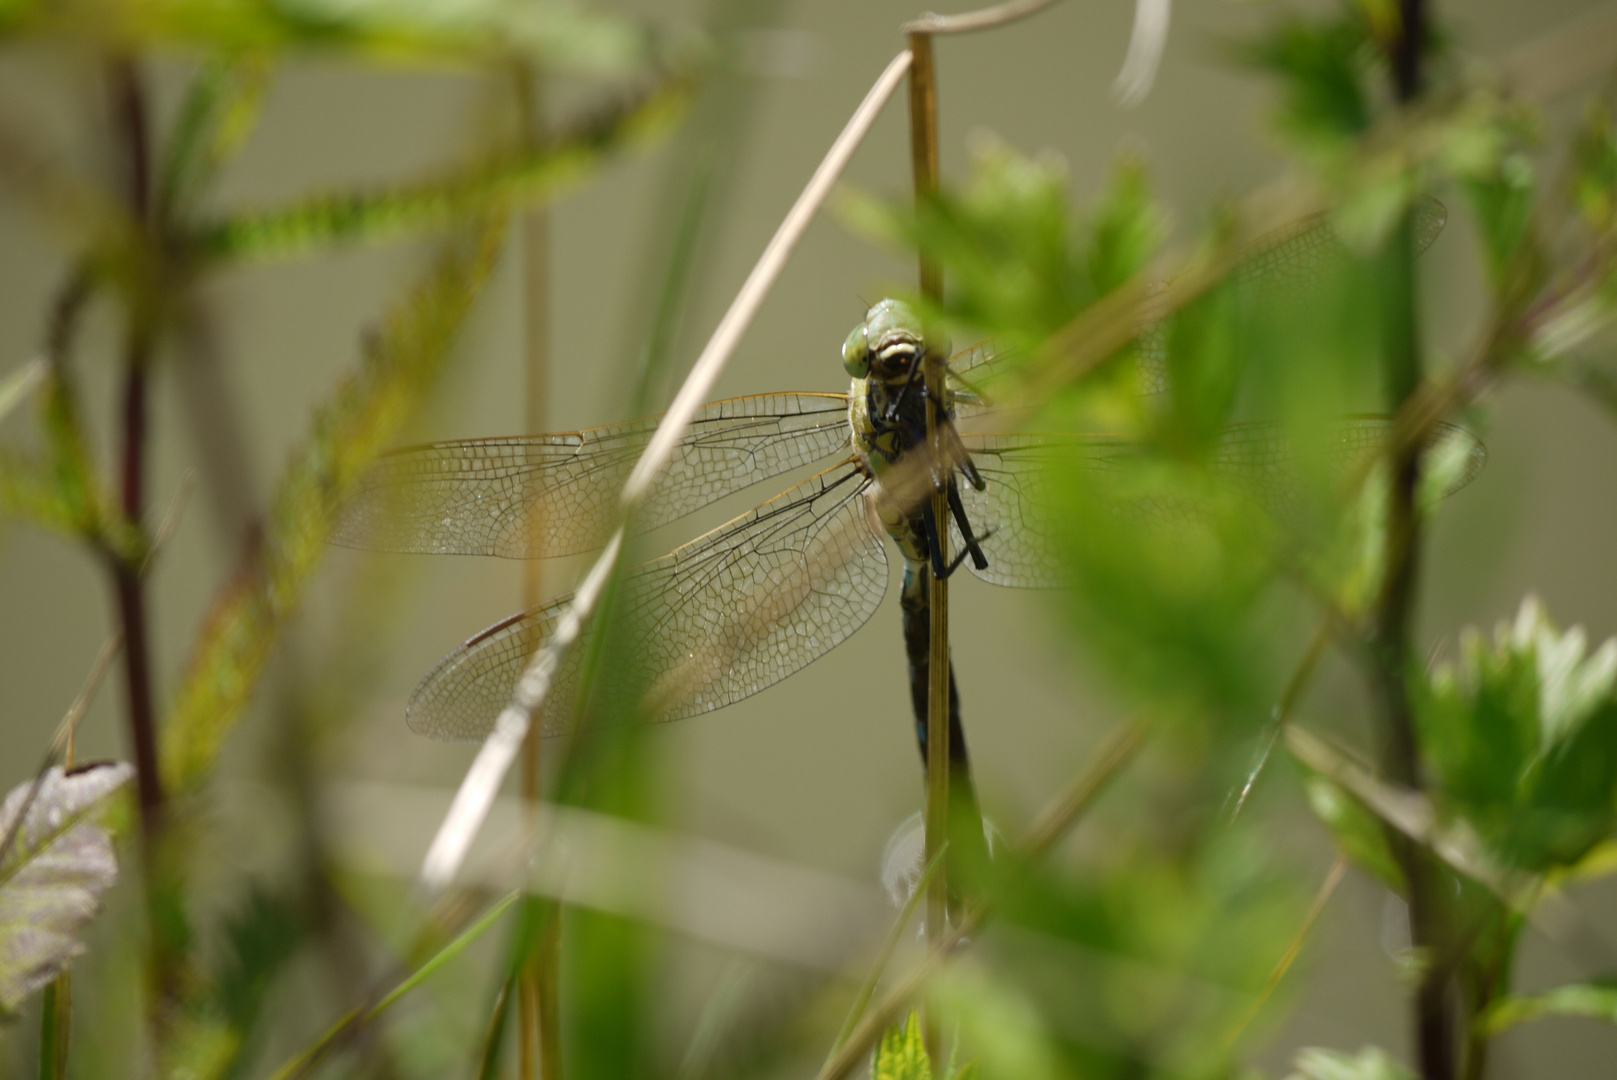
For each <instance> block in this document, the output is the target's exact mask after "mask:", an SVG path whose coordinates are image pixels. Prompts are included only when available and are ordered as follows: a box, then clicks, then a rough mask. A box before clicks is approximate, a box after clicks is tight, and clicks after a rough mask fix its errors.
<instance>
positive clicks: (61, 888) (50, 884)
mask: <svg viewBox="0 0 1617 1080" xmlns="http://www.w3.org/2000/svg"><path fill="white" fill-rule="evenodd" d="M134 774H135V770H134V769H133V768H132V767H131V766H129V765H127V764H123V763H118V764H103V765H92V766H89V767H87V768H85V769H83V770H81V771H78V772H74V773H63V772H62V770H61V769H60V768H52V769H50V770H48V771H47V772H46V773H45V775H44V777H43V779H42V780H41V781H40V782H39V784H38V787H37V790H36V788H35V785H34V783H33V782H29V783H26V784H21V785H19V786H18V787H15V788H13V789H12V790H11V792H10V794H8V795H7V796H6V800H5V802H4V803H3V804H0V837H5V836H12V840H11V844H10V847H9V849H8V850H6V852H5V854H4V855H3V857H0V1014H5V1013H10V1012H15V1011H16V1009H17V1007H18V1006H19V1005H21V1004H22V1002H23V1001H25V1000H26V999H27V998H28V997H29V996H30V995H31V994H33V993H34V992H35V991H37V990H39V989H41V988H42V987H43V986H45V984H46V983H48V982H50V981H51V980H52V979H54V978H56V976H57V975H59V974H61V972H62V971H64V970H65V969H66V968H67V966H68V965H69V964H70V963H72V961H73V958H74V957H76V956H78V955H79V954H80V953H82V952H83V951H84V946H83V944H81V943H80V941H79V940H78V935H79V933H80V932H81V931H82V930H83V929H84V927H85V926H86V925H87V924H88V923H89V921H90V919H91V918H93V917H94V916H95V913H96V911H97V910H99V908H100V906H101V894H102V893H104V892H106V891H107V889H108V888H110V887H111V886H112V883H113V881H114V880H116V879H117V876H118V857H117V854H116V853H115V852H114V850H113V846H112V837H111V836H110V835H109V834H108V832H107V830H106V829H105V828H104V827H103V826H102V824H101V822H102V819H103V815H104V814H105V812H106V810H107V807H108V804H109V803H110V801H111V799H112V797H113V796H114V795H115V794H116V793H117V792H118V789H119V788H121V787H123V785H124V784H125V783H127V782H128V781H129V778H130V777H132V776H133V775H134ZM31 793H32V794H31ZM19 817H20V818H21V824H20V825H19V824H18V819H19ZM13 829H15V833H14V834H13Z"/></svg>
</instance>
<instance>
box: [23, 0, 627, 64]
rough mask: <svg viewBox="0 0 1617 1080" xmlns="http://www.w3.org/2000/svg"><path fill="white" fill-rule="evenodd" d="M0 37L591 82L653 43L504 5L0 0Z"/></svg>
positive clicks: (594, 22) (580, 19)
mask: <svg viewBox="0 0 1617 1080" xmlns="http://www.w3.org/2000/svg"><path fill="white" fill-rule="evenodd" d="M0 34H7V35H30V36H43V37H68V38H74V39H78V40H79V41H80V42H81V43H82V44H83V46H84V47H85V48H88V49H96V48H100V49H101V50H104V51H119V50H123V51H129V50H138V49H150V48H153V47H154V46H158V47H160V46H167V47H171V48H172V47H180V48H184V49H198V48H200V49H204V50H208V51H214V52H221V53H227V54H240V53H244V52H282V53H287V52H320V53H325V54H328V55H329V54H332V53H335V54H337V55H338V56H340V57H344V58H348V59H355V60H369V61H373V62H379V63H386V64H401V63H403V64H425V65H432V66H441V65H443V64H445V63H452V64H471V65H486V64H490V63H497V62H500V61H509V60H515V59H526V60H529V61H532V62H535V63H538V64H541V65H542V66H544V67H546V68H547V69H549V70H554V71H559V72H571V73H580V74H585V73H588V74H595V75H611V74H623V73H625V72H626V71H629V70H632V69H633V68H635V67H637V66H639V65H640V64H643V63H644V62H645V61H646V59H647V58H648V56H649V54H650V52H651V50H652V47H653V41H652V39H651V37H650V36H649V35H648V34H646V33H645V32H643V31H641V30H639V29H638V28H636V27H635V26H634V25H633V24H632V23H630V22H629V21H628V20H626V19H623V18H621V17H618V16H613V15H608V14H603V13H600V12H597V11H592V10H588V9H585V8H582V7H581V6H579V5H576V4H565V3H558V2H550V3H544V2H536V3H506V2H503V0H461V2H458V3H454V4H443V3H435V2H433V0H144V2H142V3H139V4H129V3H123V2H121V0H84V2H81V3H74V4H57V3H50V2H48V0H0Z"/></svg>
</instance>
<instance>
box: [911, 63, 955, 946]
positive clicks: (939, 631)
mask: <svg viewBox="0 0 1617 1080" xmlns="http://www.w3.org/2000/svg"><path fill="white" fill-rule="evenodd" d="M910 54H911V56H913V57H914V61H913V64H912V66H911V68H910V152H911V156H912V164H913V167H914V172H915V199H916V203H917V204H920V203H921V202H924V201H925V200H927V199H929V198H931V197H932V195H933V193H934V192H936V190H937V186H938V133H937V124H938V113H937V83H936V71H935V68H934V66H933V62H932V39H931V38H930V37H928V36H927V35H925V34H912V35H911V36H910ZM920 270H921V294H922V296H924V297H925V298H927V299H928V300H939V299H941V298H942V294H943V282H942V275H941V273H940V272H939V270H938V267H937V266H936V265H935V264H934V263H933V262H932V261H931V260H930V259H928V258H927V257H926V256H925V255H924V254H923V255H922V256H921V266H920ZM939 360H940V358H939V356H938V355H937V350H936V346H935V345H934V344H933V335H931V334H928V335H927V354H926V358H925V360H924V363H925V364H926V371H925V375H926V384H927V410H926V420H927V452H928V453H930V454H932V455H934V456H933V460H934V461H942V460H944V456H943V455H942V454H939V453H938V449H939V438H938V434H937V431H938V415H937V410H938V403H939V402H940V401H942V396H941V390H942V386H943V379H942V371H941V366H940V363H939ZM948 514H949V506H948V500H947V498H946V494H945V492H943V491H934V492H933V494H932V515H933V520H934V522H935V523H936V525H937V529H938V542H939V544H940V545H941V546H942V549H943V557H944V559H945V561H947V559H948V558H949V548H948V544H949V533H948V529H947V527H946V524H945V523H946V522H947V521H948V520H949V518H948ZM930 587H931V595H930V597H929V601H930V608H931V612H932V617H931V618H932V625H931V640H930V658H929V663H930V667H929V669H928V674H929V677H930V685H929V686H928V689H927V703H926V708H927V714H926V731H927V740H926V756H927V763H926V765H927V767H926V778H927V786H926V862H927V864H928V865H930V864H931V863H932V861H933V860H934V859H935V858H936V857H937V854H938V852H939V851H941V850H942V849H943V846H944V844H946V843H947V842H948V824H949V811H948V805H949V587H948V582H947V581H945V580H944V579H943V578H942V577H941V576H939V575H938V574H936V573H934V574H932V575H931V581H930ZM927 892H928V895H927V908H926V933H927V938H928V940H929V941H931V942H933V943H934V944H935V943H936V942H938V941H939V940H941V938H942V935H943V929H944V926H943V924H944V915H945V911H946V908H947V901H948V895H949V893H948V874H947V873H946V872H941V871H940V872H939V873H938V874H937V875H936V876H934V877H933V879H932V884H931V885H930V886H929V887H928V890H927Z"/></svg>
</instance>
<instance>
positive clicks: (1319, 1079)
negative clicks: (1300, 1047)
mask: <svg viewBox="0 0 1617 1080" xmlns="http://www.w3.org/2000/svg"><path fill="white" fill-rule="evenodd" d="M1288 1080H1415V1074H1414V1073H1413V1072H1411V1071H1410V1070H1409V1069H1407V1068H1405V1067H1404V1066H1403V1065H1401V1064H1399V1063H1398V1062H1397V1061H1394V1060H1393V1058H1392V1057H1391V1055H1389V1054H1388V1053H1387V1052H1386V1051H1385V1050H1383V1049H1381V1047H1379V1046H1367V1047H1365V1048H1364V1049H1363V1050H1360V1051H1359V1052H1358V1053H1357V1054H1355V1055H1352V1056H1349V1055H1348V1054H1344V1053H1343V1052H1342V1051H1340V1050H1321V1049H1319V1048H1317V1047H1310V1048H1309V1049H1307V1050H1304V1051H1303V1052H1302V1053H1300V1054H1298V1055H1297V1071H1296V1072H1294V1073H1292V1074H1291V1076H1290V1077H1288Z"/></svg>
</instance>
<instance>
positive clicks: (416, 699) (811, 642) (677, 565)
mask: <svg viewBox="0 0 1617 1080" xmlns="http://www.w3.org/2000/svg"><path fill="white" fill-rule="evenodd" d="M868 483H869V481H868V480H867V479H866V478H865V477H864V475H863V474H861V473H860V472H859V471H858V470H857V469H856V468H855V467H854V465H853V463H852V462H851V461H850V462H845V463H843V464H841V465H838V466H835V467H834V468H831V469H827V470H826V471H825V472H822V473H820V474H819V475H818V476H815V477H813V478H811V479H809V480H808V481H806V482H804V483H803V484H800V485H798V486H797V487H795V488H792V489H791V490H789V491H787V492H786V493H785V494H783V495H781V496H779V497H778V498H776V499H773V500H771V501H770V502H767V503H765V504H764V505H762V506H760V507H758V508H757V509H756V510H753V511H752V512H750V513H747V514H743V515H741V516H740V517H738V518H736V519H735V520H733V521H731V522H729V523H728V524H726V525H722V526H720V527H719V528H717V529H714V530H713V531H712V532H710V533H708V534H707V535H705V536H701V537H698V538H697V539H695V540H692V541H691V542H690V543H688V544H686V545H684V546H683V547H680V548H677V549H675V550H674V551H672V552H669V553H668V554H667V555H664V556H663V557H662V558H660V559H656V560H654V561H652V562H649V563H646V564H644V565H642V566H640V567H638V568H637V569H635V570H634V571H632V572H631V573H630V574H629V575H628V577H627V578H626V580H625V582H624V588H625V590H626V593H627V597H628V602H629V604H630V605H631V606H630V607H629V608H628V609H627V610H628V612H629V617H628V619H627V620H626V623H625V625H628V626H631V627H633V628H634V631H633V632H634V633H635V635H636V637H635V641H634V643H633V646H632V648H631V649H630V650H628V652H627V655H628V656H630V657H632V658H633V661H632V662H633V663H634V664H635V665H636V666H637V667H638V670H635V671H632V672H619V673H617V674H615V675H614V676H613V678H612V681H613V682H614V683H616V684H619V685H624V686H636V687H645V688H648V689H647V690H646V697H647V705H648V713H649V714H650V715H654V716H657V717H659V718H661V719H664V720H676V719H680V718H682V717H686V716H693V715H695V714H697V713H703V712H708V711H709V710H712V709H717V708H720V707H721V706H724V705H728V704H730V703H732V702H735V701H740V700H741V699H742V698H744V697H747V696H749V695H751V694H755V693H757V692H758V691H760V690H762V689H764V688H765V687H767V686H771V685H773V684H774V683H777V682H779V681H780V680H782V679H784V678H786V677H787V676H788V675H791V674H792V673H793V672H796V671H798V670H800V669H802V668H803V667H804V666H806V665H807V664H809V663H810V662H812V661H813V660H815V659H817V658H818V657H820V656H822V655H824V654H825V653H826V652H829V651H830V650H831V649H833V648H835V647H836V646H837V645H838V644H840V643H841V642H842V641H844V640H845V639H846V638H847V637H848V636H849V635H850V634H852V633H853V632H854V631H855V630H857V629H859V627H861V626H863V625H864V624H865V622H866V621H867V620H868V619H869V618H870V616H871V615H872V614H874V613H875V610H876V608H877V606H879V605H880V603H881V599H882V595H883V594H884V593H885V592H886V590H887V576H888V575H887V553H886V548H885V543H884V540H883V537H882V534H881V533H880V532H879V530H878V529H877V528H876V527H875V526H874V525H873V524H872V523H871V520H870V516H869V515H868V513H867V511H866V500H865V498H864V491H865V488H866V487H867V485H868ZM571 599H572V598H571V597H570V596H563V597H558V598H557V599H555V600H552V601H550V602H548V603H546V604H544V605H542V606H540V607H538V608H535V609H534V610H532V611H529V612H526V613H524V614H521V615H515V616H512V617H511V618H509V619H506V620H505V621H504V622H500V623H497V624H495V625H494V626H492V627H490V628H489V629H488V630H485V631H484V632H483V633H481V634H479V635H477V636H476V637H474V638H472V639H471V640H470V641H468V642H467V643H466V644H465V645H462V646H461V647H460V648H459V649H456V650H455V651H454V652H453V653H451V654H450V655H449V656H447V657H445V658H444V660H443V662H442V663H440V664H439V665H438V666H437V667H436V668H434V669H433V670H432V672H431V673H430V674H429V675H427V677H426V678H425V679H423V680H422V682H421V685H420V686H419V687H417V688H416V691H415V694H414V695H413V696H412V697H411V699H410V704H409V708H408V710H407V713H406V716H407V719H408V721H409V724H410V727H411V729H412V730H414V731H416V732H418V733H420V734H423V735H429V736H431V737H433V738H437V739H480V738H482V737H483V736H485V735H486V734H487V733H488V731H489V728H490V727H491V725H492V724H493V721H494V718H495V717H496V716H497V715H498V714H499V711H500V709H501V708H503V707H504V705H505V704H506V702H507V701H508V700H509V699H510V695H511V689H512V687H513V686H515V685H516V681H517V678H518V677H519V676H520V675H521V673H522V669H523V667H524V665H525V664H526V662H527V659H528V657H529V656H530V655H531V653H532V652H533V649H534V648H535V647H536V646H537V645H538V644H539V643H540V642H542V641H544V640H545V639H546V638H547V637H548V636H549V635H550V634H551V632H552V631H553V630H554V628H555V624H556V621H557V620H558V619H559V618H560V617H561V613H562V612H563V611H564V610H565V608H566V606H567V604H568V603H569V602H570V601H571ZM588 632H589V631H588V630H586V631H585V633H586V634H587V633H588ZM584 651H585V642H582V641H581V642H579V643H577V645H576V646H575V647H574V648H573V649H572V650H571V651H570V652H569V653H568V657H567V659H565V660H564V661H563V662H562V665H561V667H560V668H559V670H558V671H557V673H556V679H555V682H554V684H553V688H552V691H551V696H550V698H549V700H548V702H547V705H546V712H545V718H544V727H543V730H544V732H545V734H547V735H554V734H559V733H561V732H563V731H565V730H567V728H568V726H569V724H570V721H571V717H572V708H571V706H572V702H573V698H574V694H575V692H576V687H577V681H578V676H579V666H578V665H579V663H580V657H582V656H583V654H584Z"/></svg>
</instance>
